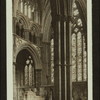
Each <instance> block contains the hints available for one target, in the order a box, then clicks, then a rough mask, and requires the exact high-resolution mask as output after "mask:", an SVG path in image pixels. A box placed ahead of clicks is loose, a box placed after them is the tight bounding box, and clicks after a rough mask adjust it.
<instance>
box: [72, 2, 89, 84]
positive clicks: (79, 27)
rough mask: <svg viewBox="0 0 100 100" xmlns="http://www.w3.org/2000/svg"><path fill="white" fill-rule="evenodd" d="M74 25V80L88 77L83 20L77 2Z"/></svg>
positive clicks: (74, 5)
mask: <svg viewBox="0 0 100 100" xmlns="http://www.w3.org/2000/svg"><path fill="white" fill-rule="evenodd" d="M73 18H74V22H73V25H72V81H74V82H75V81H86V79H87V51H86V40H85V34H84V28H83V22H82V19H81V16H80V12H79V9H78V7H77V5H76V3H74V4H73Z"/></svg>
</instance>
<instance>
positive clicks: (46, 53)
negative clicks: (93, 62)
mask: <svg viewBox="0 0 100 100" xmlns="http://www.w3.org/2000/svg"><path fill="white" fill-rule="evenodd" d="M12 3H13V6H12V7H13V9H12V10H13V15H12V16H13V100H88V86H87V83H88V74H87V69H88V66H87V1H86V0H12Z"/></svg>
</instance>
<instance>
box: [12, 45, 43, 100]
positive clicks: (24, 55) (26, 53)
mask: <svg viewBox="0 0 100 100" xmlns="http://www.w3.org/2000/svg"><path fill="white" fill-rule="evenodd" d="M27 61H28V62H27ZM31 61H32V62H31ZM30 62H31V63H30ZM31 66H32V67H31ZM25 70H26V71H25ZM41 70H42V66H41V61H40V59H39V56H38V53H37V51H36V50H35V49H34V47H33V48H32V47H31V46H29V45H27V44H26V45H25V44H24V45H21V47H19V48H17V51H16V52H15V58H14V63H13V72H14V73H13V75H14V77H13V79H14V81H13V82H14V100H15V99H16V100H29V99H25V98H26V96H25V95H27V98H29V96H30V95H31V96H32V98H33V97H35V98H36V94H35V90H36V88H37V87H39V86H40V85H41ZM25 75H26V76H25ZM27 78H29V79H27ZM25 80H26V81H25ZM30 93H31V94H30ZM30 100H33V99H30Z"/></svg>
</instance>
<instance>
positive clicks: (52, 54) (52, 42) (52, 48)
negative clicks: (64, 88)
mask: <svg viewBox="0 0 100 100" xmlns="http://www.w3.org/2000/svg"><path fill="white" fill-rule="evenodd" d="M50 49H51V83H54V39H51V46H50Z"/></svg>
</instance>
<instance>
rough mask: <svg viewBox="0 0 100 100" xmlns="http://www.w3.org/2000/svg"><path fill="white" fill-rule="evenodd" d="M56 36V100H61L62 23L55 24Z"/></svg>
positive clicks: (58, 21)
mask: <svg viewBox="0 0 100 100" xmlns="http://www.w3.org/2000/svg"><path fill="white" fill-rule="evenodd" d="M54 27H55V33H54V34H55V35H54V47H55V48H54V66H55V67H54V78H55V79H54V80H55V81H54V85H55V100H61V21H60V20H57V21H56V22H55V26H54Z"/></svg>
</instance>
